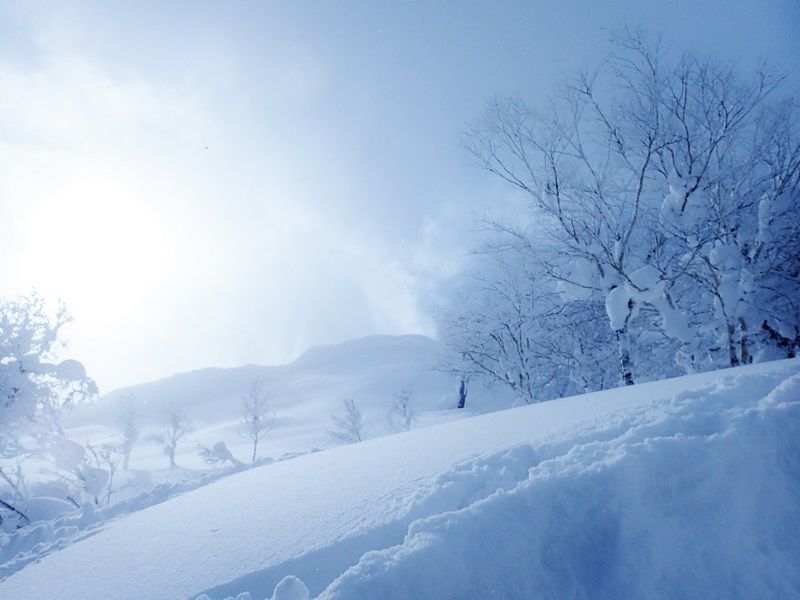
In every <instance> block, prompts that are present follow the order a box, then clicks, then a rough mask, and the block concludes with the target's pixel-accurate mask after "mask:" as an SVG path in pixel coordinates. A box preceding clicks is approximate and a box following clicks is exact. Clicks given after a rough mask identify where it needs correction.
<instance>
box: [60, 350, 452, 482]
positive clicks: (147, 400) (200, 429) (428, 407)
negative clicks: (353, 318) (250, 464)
mask: <svg viewBox="0 0 800 600" xmlns="http://www.w3.org/2000/svg"><path fill="white" fill-rule="evenodd" d="M440 355H441V347H440V346H439V344H438V343H437V342H435V341H434V340H432V339H430V338H427V337H424V336H421V335H405V336H384V335H379V336H377V335H376V336H370V337H366V338H360V339H357V340H352V341H349V342H345V343H342V344H337V345H333V346H321V347H317V348H312V349H311V350H309V351H308V352H306V353H305V354H303V355H302V356H300V357H299V358H298V359H297V360H296V361H294V362H293V363H291V364H288V365H280V366H257V365H248V366H244V367H237V368H229V369H220V368H210V369H201V370H198V371H192V372H189V373H182V374H178V375H174V376H172V377H169V378H167V379H163V380H159V381H154V382H151V383H145V384H141V385H136V386H131V387H128V388H123V389H120V390H115V391H112V392H110V393H108V394H106V395H105V397H104V398H103V399H102V400H101V401H100V402H98V403H97V404H94V405H88V406H81V407H77V408H76V409H75V410H73V411H71V413H68V414H67V415H66V418H65V424H66V426H67V428H68V429H69V430H70V435H71V437H72V438H74V439H78V440H82V439H86V440H89V441H95V442H98V441H107V440H114V439H116V438H118V437H119V435H120V431H119V429H120V424H119V422H120V417H121V415H122V414H123V412H124V409H125V405H126V403H127V401H128V399H132V400H133V402H134V405H135V410H136V414H137V423H138V426H139V427H140V428H141V429H143V431H145V432H147V431H156V430H158V429H159V428H160V427H162V426H163V423H164V417H165V410H166V408H167V407H177V408H179V409H182V410H185V412H186V414H187V415H188V417H189V418H190V419H191V421H192V425H193V431H192V433H191V435H190V437H189V438H188V440H187V441H186V443H184V444H182V445H181V446H180V447H179V448H178V456H177V459H176V460H177V463H178V465H180V466H183V467H198V466H201V465H202V462H201V461H200V458H199V457H198V454H197V444H198V443H201V444H204V445H213V444H214V443H215V442H217V441H224V442H225V443H226V444H227V445H228V447H229V448H230V449H231V451H232V452H233V454H234V455H236V456H239V457H240V458H242V459H244V458H245V457H247V456H248V449H247V445H248V443H247V442H246V440H244V439H243V438H242V437H241V435H240V433H241V431H240V430H241V419H242V396H243V394H245V393H246V392H247V390H248V389H249V388H250V387H251V386H252V384H253V383H254V382H259V383H260V384H261V386H262V388H263V390H264V391H265V392H266V394H267V396H268V401H269V404H270V408H271V409H273V410H274V411H275V417H276V422H275V430H274V431H273V432H272V433H271V434H270V435H268V436H266V437H265V439H264V441H263V447H262V449H261V452H260V456H280V455H282V454H284V453H286V452H301V451H308V450H309V449H311V448H320V447H326V446H329V445H330V440H329V439H328V436H327V430H328V429H329V428H330V426H331V415H333V414H335V413H337V412H340V411H341V410H342V400H343V399H346V398H352V399H353V400H354V401H355V402H356V404H357V405H358V408H359V409H360V410H361V412H362V414H363V418H364V429H365V435H366V437H368V438H371V437H376V436H380V435H386V434H388V433H392V432H393V429H392V426H391V424H390V423H389V421H388V418H387V417H388V414H389V412H390V410H391V407H392V404H393V402H394V401H395V398H396V396H397V394H398V393H399V392H400V391H401V390H404V389H407V390H409V391H410V392H411V393H412V394H413V401H414V405H415V408H416V410H417V411H418V412H420V419H419V423H418V425H428V424H433V423H438V422H441V421H443V420H448V419H451V418H454V417H455V416H456V415H455V414H454V411H451V410H446V409H451V408H453V407H454V406H455V404H456V402H457V399H456V396H455V394H456V392H457V386H458V382H457V381H454V380H453V378H452V377H451V376H449V375H446V374H444V373H441V372H439V371H436V366H437V365H438V363H439V361H440ZM165 466H166V459H165V458H164V456H163V454H162V453H161V449H160V448H159V447H157V446H156V445H155V444H152V443H149V444H148V443H147V440H146V439H145V438H144V436H143V439H142V441H141V442H140V443H138V444H137V445H136V446H135V447H134V449H133V452H132V455H131V467H132V468H134V469H147V470H151V469H157V468H163V467H165Z"/></svg>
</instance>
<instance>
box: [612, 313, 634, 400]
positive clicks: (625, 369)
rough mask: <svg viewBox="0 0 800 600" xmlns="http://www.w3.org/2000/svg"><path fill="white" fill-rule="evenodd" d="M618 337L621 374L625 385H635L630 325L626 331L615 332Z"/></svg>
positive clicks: (626, 325) (626, 326)
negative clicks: (629, 333)
mask: <svg viewBox="0 0 800 600" xmlns="http://www.w3.org/2000/svg"><path fill="white" fill-rule="evenodd" d="M614 334H615V335H616V337H617V348H618V350H619V374H620V379H621V380H622V383H623V384H624V385H633V384H634V381H633V368H632V366H631V344H630V338H629V335H628V324H627V323H626V324H625V328H624V329H618V330H616V331H615V332H614Z"/></svg>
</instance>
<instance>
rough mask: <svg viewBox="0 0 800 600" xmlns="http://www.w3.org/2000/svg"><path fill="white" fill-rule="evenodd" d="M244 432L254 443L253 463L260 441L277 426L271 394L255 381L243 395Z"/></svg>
mask: <svg viewBox="0 0 800 600" xmlns="http://www.w3.org/2000/svg"><path fill="white" fill-rule="evenodd" d="M242 412H243V416H242V434H243V435H244V436H245V437H246V438H247V439H249V440H250V443H252V444H253V456H252V458H251V460H250V462H251V463H254V462H256V456H257V454H258V442H259V440H261V438H263V437H264V436H265V435H266V434H268V433H269V432H270V431H272V428H273V427H274V426H275V411H274V410H271V409H270V406H269V396H268V395H267V393H266V392H264V391H263V390H262V389H261V384H260V383H259V382H257V381H254V382H253V384H252V385H251V386H250V389H249V390H248V391H247V393H246V394H245V395H244V396H242Z"/></svg>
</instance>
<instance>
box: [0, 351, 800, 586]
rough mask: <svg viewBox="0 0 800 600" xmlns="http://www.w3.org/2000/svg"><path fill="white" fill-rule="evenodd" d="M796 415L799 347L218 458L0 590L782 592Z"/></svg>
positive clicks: (792, 506)
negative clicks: (404, 428)
mask: <svg viewBox="0 0 800 600" xmlns="http://www.w3.org/2000/svg"><path fill="white" fill-rule="evenodd" d="M326 352H327V351H326V350H320V351H315V353H312V354H311V355H310V356H309V357H306V359H304V360H306V361H309V362H310V363H313V364H316V365H322V364H330V363H329V362H328V358H327V355H326ZM315 355H316V356H315ZM798 432H800V360H791V361H781V362H776V363H765V364H760V365H751V366H748V367H742V368H738V369H729V370H726V371H719V372H713V373H704V374H699V375H692V376H687V377H682V378H677V379H673V380H667V381H659V382H652V383H647V384H642V385H637V386H631V387H626V388H622V389H615V390H607V391H603V392H598V393H593V394H587V395H584V396H577V397H572V398H564V399H561V400H556V401H552V402H547V403H543V404H537V405H532V406H526V407H521V408H516V409H512V410H507V411H499V412H495V413H491V414H486V415H482V416H477V417H474V418H470V419H461V420H458V421H454V422H450V423H444V424H441V425H438V426H433V427H427V428H420V429H416V430H413V431H411V432H408V433H402V434H398V435H393V436H386V437H382V438H380V439H373V440H368V441H366V442H363V443H360V444H354V445H350V446H344V447H339V448H334V449H332V450H328V451H325V452H318V453H313V454H308V455H305V456H301V457H298V458H295V459H293V460H287V461H284V462H279V463H276V464H271V465H266V466H261V467H256V468H253V469H250V470H247V471H245V472H241V473H238V474H235V475H231V476H229V477H226V478H224V479H221V480H219V481H217V482H215V483H211V484H210V485H207V486H205V487H202V488H199V489H196V490H195V491H191V492H188V493H185V494H183V495H179V496H177V497H173V498H171V499H169V500H167V501H165V502H163V503H161V504H158V505H155V506H151V507H149V508H146V509H144V510H141V511H138V512H135V513H132V514H130V515H128V516H124V517H122V518H119V519H117V520H115V521H111V522H108V523H106V524H105V525H104V526H103V527H102V528H99V529H96V530H95V531H93V532H92V534H91V535H88V536H86V535H84V536H77V537H76V538H75V539H74V540H72V542H70V541H69V540H66V541H64V542H63V543H62V544H61V546H64V547H63V548H61V549H57V550H55V551H52V553H50V554H47V555H44V556H42V557H40V558H41V559H40V560H39V561H38V562H35V563H31V564H27V566H25V567H24V568H22V569H21V570H19V571H18V572H16V573H14V574H13V575H11V576H10V577H8V578H7V579H5V580H3V581H0V598H44V599H50V598H59V599H64V600H69V599H72V598H75V599H78V598H80V599H81V600H93V599H98V600H100V599H103V600H105V599H107V598H129V599H132V600H134V599H135V600H150V599H152V600H156V599H158V600H161V599H166V598H170V599H172V598H189V599H194V598H197V597H199V596H200V595H201V594H205V595H206V597H208V598H211V599H213V600H217V599H219V598H225V597H228V596H236V595H237V594H240V593H245V592H249V593H250V594H251V596H240V598H245V597H252V598H253V600H262V599H263V598H269V597H273V589H274V588H275V586H276V584H278V583H279V582H281V581H283V585H282V586H281V587H280V588H279V589H278V590H277V592H276V593H275V595H274V598H275V600H290V599H291V600H294V599H296V598H302V597H303V593H302V592H303V589H304V588H303V585H301V584H300V582H299V581H297V580H295V579H288V580H287V579H285V578H286V577H289V576H293V577H297V578H299V580H302V582H304V585H306V586H307V587H308V588H309V590H310V593H311V595H313V596H315V597H319V598H324V599H326V600H333V599H347V600H354V599H375V598H381V599H385V600H393V599H398V600H400V599H402V600H408V599H409V598H462V599H463V598H476V599H477V598H481V599H484V598H622V597H627V598H710V597H715V598H797V597H800V569H798V568H797V565H798V564H800V521H799V520H798V519H797V514H798V509H799V508H800V462H799V461H800V459H798V457H800V436H799V435H798Z"/></svg>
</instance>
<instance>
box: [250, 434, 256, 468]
mask: <svg viewBox="0 0 800 600" xmlns="http://www.w3.org/2000/svg"><path fill="white" fill-rule="evenodd" d="M257 451H258V440H253V458H252V460H251V461H250V463H251V464H255V462H256V452H257Z"/></svg>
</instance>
